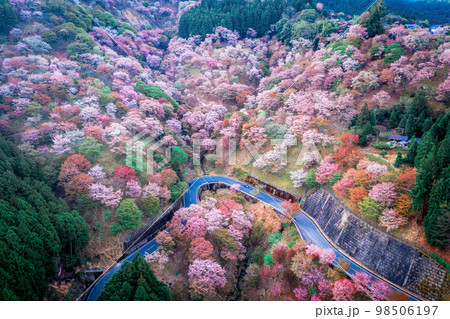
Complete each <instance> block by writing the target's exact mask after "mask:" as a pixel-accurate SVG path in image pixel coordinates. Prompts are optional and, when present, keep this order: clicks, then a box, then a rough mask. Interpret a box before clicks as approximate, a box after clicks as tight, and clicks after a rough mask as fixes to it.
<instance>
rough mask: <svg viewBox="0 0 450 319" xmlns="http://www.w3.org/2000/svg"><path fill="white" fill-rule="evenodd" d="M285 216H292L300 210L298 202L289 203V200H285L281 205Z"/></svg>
mask: <svg viewBox="0 0 450 319" xmlns="http://www.w3.org/2000/svg"><path fill="white" fill-rule="evenodd" d="M280 206H281V208H282V209H283V210H284V212H285V214H286V217H287V218H292V217H294V216H295V215H297V213H298V212H300V205H299V204H298V203H291V201H285V202H283V203H282V204H281V205H280Z"/></svg>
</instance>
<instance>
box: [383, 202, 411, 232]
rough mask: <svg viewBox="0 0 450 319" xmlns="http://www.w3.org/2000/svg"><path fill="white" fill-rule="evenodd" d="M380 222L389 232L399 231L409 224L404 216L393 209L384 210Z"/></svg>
mask: <svg viewBox="0 0 450 319" xmlns="http://www.w3.org/2000/svg"><path fill="white" fill-rule="evenodd" d="M379 220H380V223H381V225H383V226H384V227H386V228H387V230H388V231H390V230H393V229H397V228H399V227H400V226H403V225H405V224H406V223H407V222H408V220H407V219H406V218H405V217H404V216H403V215H402V214H400V213H399V212H397V211H395V210H394V209H392V208H386V209H385V210H383V213H382V215H381V216H380V217H379Z"/></svg>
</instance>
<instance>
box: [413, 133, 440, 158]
mask: <svg viewBox="0 0 450 319" xmlns="http://www.w3.org/2000/svg"><path fill="white" fill-rule="evenodd" d="M436 144H437V141H436V137H435V134H434V132H433V131H432V130H430V131H428V132H427V133H425V135H424V136H423V137H422V139H421V140H420V143H419V145H418V147H417V154H416V157H415V158H414V166H415V167H420V164H421V163H422V159H423V158H425V156H426V155H427V154H429V153H430V152H431V149H432V148H433V145H436Z"/></svg>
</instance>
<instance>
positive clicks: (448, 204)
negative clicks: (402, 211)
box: [423, 168, 450, 249]
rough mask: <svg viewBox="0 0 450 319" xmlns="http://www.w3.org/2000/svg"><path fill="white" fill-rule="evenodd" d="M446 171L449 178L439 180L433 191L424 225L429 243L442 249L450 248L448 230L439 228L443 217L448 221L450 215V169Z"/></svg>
mask: <svg viewBox="0 0 450 319" xmlns="http://www.w3.org/2000/svg"><path fill="white" fill-rule="evenodd" d="M446 171H447V172H446V173H447V176H446V177H443V178H441V179H439V180H438V181H437V182H436V184H435V185H434V186H433V189H432V190H431V194H430V205H429V208H430V209H429V211H428V214H427V215H426V216H425V219H424V223H423V226H424V230H425V235H426V236H427V241H428V243H429V244H430V245H433V246H438V247H440V248H442V249H446V248H447V247H448V246H449V232H448V229H445V228H444V229H442V228H440V227H439V221H440V220H441V219H443V218H442V217H445V218H447V219H448V216H449V214H450V177H449V176H450V168H448V169H447V170H446ZM447 227H448V226H447Z"/></svg>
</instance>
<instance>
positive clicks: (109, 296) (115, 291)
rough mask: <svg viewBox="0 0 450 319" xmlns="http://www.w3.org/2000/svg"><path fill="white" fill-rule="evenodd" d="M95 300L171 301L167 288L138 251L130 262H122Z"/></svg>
mask: <svg viewBox="0 0 450 319" xmlns="http://www.w3.org/2000/svg"><path fill="white" fill-rule="evenodd" d="M97 300H102V301H171V300H172V295H171V294H170V291H169V288H167V286H166V285H165V284H163V283H162V282H160V281H158V279H157V278H156V276H155V274H154V272H153V270H151V269H150V266H149V265H148V263H147V262H146V261H145V259H144V258H143V257H142V256H141V255H140V254H139V253H138V254H136V256H135V257H134V259H133V261H132V262H129V261H127V262H126V263H124V264H123V266H122V267H121V268H120V270H119V271H117V272H116V273H115V274H114V275H113V276H112V277H111V279H110V280H109V281H108V282H107V283H106V285H105V288H104V289H103V291H102V293H101V294H100V296H98V299H97Z"/></svg>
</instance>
